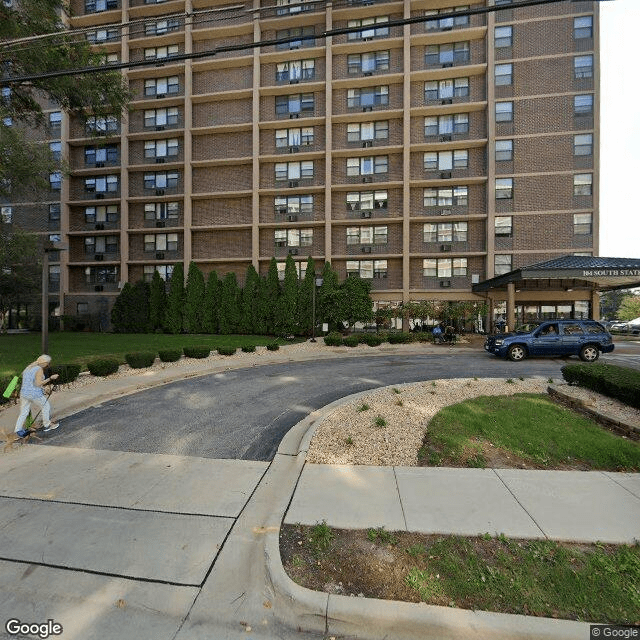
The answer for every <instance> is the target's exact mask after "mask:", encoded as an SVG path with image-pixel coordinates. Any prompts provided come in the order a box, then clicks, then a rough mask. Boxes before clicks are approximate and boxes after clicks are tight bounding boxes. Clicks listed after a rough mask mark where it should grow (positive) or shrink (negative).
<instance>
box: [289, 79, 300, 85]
mask: <svg viewBox="0 0 640 640" xmlns="http://www.w3.org/2000/svg"><path fill="white" fill-rule="evenodd" d="M298 82H300V80H298V78H293V79H292V80H289V84H298Z"/></svg>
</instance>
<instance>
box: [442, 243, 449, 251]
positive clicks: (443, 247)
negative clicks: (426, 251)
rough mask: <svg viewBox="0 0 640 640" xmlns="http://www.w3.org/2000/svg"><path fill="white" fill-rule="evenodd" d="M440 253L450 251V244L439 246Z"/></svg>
mask: <svg viewBox="0 0 640 640" xmlns="http://www.w3.org/2000/svg"><path fill="white" fill-rule="evenodd" d="M440 251H451V245H450V244H441V245H440Z"/></svg>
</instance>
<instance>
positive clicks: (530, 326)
mask: <svg viewBox="0 0 640 640" xmlns="http://www.w3.org/2000/svg"><path fill="white" fill-rule="evenodd" d="M539 326H540V323H539V322H526V323H525V324H521V325H520V326H518V327H516V333H531V332H532V331H533V330H534V329H535V328H536V327H539Z"/></svg>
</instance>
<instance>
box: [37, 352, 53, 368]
mask: <svg viewBox="0 0 640 640" xmlns="http://www.w3.org/2000/svg"><path fill="white" fill-rule="evenodd" d="M50 362H51V356H48V355H47V354H45V353H43V354H42V355H41V356H39V357H38V359H37V360H36V363H37V364H39V365H44V366H46V365H48V364H49V363H50Z"/></svg>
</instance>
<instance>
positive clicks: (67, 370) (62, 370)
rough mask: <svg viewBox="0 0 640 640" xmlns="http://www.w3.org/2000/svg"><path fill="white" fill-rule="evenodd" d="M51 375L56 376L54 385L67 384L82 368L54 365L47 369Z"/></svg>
mask: <svg viewBox="0 0 640 640" xmlns="http://www.w3.org/2000/svg"><path fill="white" fill-rule="evenodd" d="M49 369H50V371H51V375H53V374H54V373H57V374H58V379H57V380H56V381H55V382H56V384H68V383H69V382H73V381H74V380H75V379H76V378H77V377H78V376H79V375H80V369H82V367H81V366H80V365H79V364H56V365H53V366H51V367H49Z"/></svg>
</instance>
